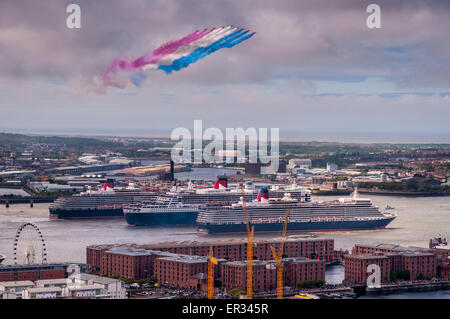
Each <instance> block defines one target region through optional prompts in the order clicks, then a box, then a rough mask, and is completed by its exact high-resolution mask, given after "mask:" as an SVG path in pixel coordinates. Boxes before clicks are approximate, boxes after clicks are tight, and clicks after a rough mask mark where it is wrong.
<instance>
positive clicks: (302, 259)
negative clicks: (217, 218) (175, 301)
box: [86, 237, 334, 291]
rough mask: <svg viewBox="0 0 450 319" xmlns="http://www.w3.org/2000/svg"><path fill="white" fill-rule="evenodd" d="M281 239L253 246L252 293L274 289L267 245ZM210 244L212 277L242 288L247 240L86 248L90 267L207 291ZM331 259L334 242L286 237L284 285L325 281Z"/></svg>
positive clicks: (272, 263)
mask: <svg viewBox="0 0 450 319" xmlns="http://www.w3.org/2000/svg"><path fill="white" fill-rule="evenodd" d="M280 243H281V240H274V241H256V242H255V243H254V247H253V255H254V260H253V274H254V275H253V280H254V285H253V287H254V289H255V291H272V290H273V289H275V287H276V270H275V269H276V267H275V262H274V260H273V254H272V250H271V246H273V247H274V248H275V249H276V248H277V247H278V245H279V244H280ZM211 248H212V252H213V256H214V258H215V259H216V260H217V262H218V265H217V266H215V271H214V278H215V280H216V281H217V282H219V285H221V286H222V287H223V288H225V289H234V288H237V289H242V290H244V289H243V287H245V286H246V260H247V256H246V255H247V242H246V241H244V240H227V241H216V242H171V243H159V244H149V245H117V246H116V245H94V246H88V247H87V248H86V262H87V267H88V269H89V270H90V271H92V272H96V273H98V274H102V275H107V276H117V277H120V278H131V279H135V280H138V279H145V278H150V277H154V278H156V280H157V281H158V282H159V283H160V284H162V285H165V286H171V287H182V288H187V289H193V290H203V291H206V290H207V273H208V256H209V254H210V249H211ZM333 259H334V241H333V240H332V239H325V238H315V237H297V238H290V239H288V240H287V241H286V243H285V247H284V254H283V265H284V267H283V273H284V275H283V278H284V281H285V285H287V286H294V287H296V286H297V285H298V283H300V282H304V281H312V280H324V279H325V265H326V262H327V261H331V260H333Z"/></svg>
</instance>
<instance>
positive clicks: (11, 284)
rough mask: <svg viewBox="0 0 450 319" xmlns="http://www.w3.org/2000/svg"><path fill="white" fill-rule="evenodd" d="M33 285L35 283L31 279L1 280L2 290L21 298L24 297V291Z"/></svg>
mask: <svg viewBox="0 0 450 319" xmlns="http://www.w3.org/2000/svg"><path fill="white" fill-rule="evenodd" d="M33 287H34V283H33V282H32V281H30V280H24V281H3V282H0V292H3V293H8V294H13V295H15V296H16V298H19V299H20V298H22V291H23V290H24V289H27V288H33Z"/></svg>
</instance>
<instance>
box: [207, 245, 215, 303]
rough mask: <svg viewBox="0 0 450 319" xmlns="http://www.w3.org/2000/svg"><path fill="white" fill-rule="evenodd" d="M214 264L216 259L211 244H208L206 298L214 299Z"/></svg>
mask: <svg viewBox="0 0 450 319" xmlns="http://www.w3.org/2000/svg"><path fill="white" fill-rule="evenodd" d="M214 265H217V260H216V259H215V258H214V257H213V250H212V246H209V260H208V299H214Z"/></svg>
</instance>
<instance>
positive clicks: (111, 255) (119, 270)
mask: <svg viewBox="0 0 450 319" xmlns="http://www.w3.org/2000/svg"><path fill="white" fill-rule="evenodd" d="M167 255H168V254H167V253H165V252H161V251H155V250H150V249H144V248H134V247H114V248H111V249H109V250H106V251H103V252H101V253H100V257H99V261H100V266H99V267H95V268H98V272H99V273H101V274H102V275H108V276H117V277H120V278H132V279H145V278H149V277H152V276H154V271H153V266H154V262H155V259H156V258H157V257H161V256H167ZM92 268H94V267H91V269H92Z"/></svg>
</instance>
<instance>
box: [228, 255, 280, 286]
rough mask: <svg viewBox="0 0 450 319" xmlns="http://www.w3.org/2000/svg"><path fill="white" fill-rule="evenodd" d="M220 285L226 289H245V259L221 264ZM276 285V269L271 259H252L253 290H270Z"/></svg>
mask: <svg viewBox="0 0 450 319" xmlns="http://www.w3.org/2000/svg"><path fill="white" fill-rule="evenodd" d="M222 287H223V288H225V289H227V290H228V291H230V290H232V289H238V290H241V291H246V290H247V261H230V262H226V263H223V264H222ZM276 287H277V270H276V267H275V264H274V262H273V261H264V260H253V290H254V291H272V290H274V289H276Z"/></svg>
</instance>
